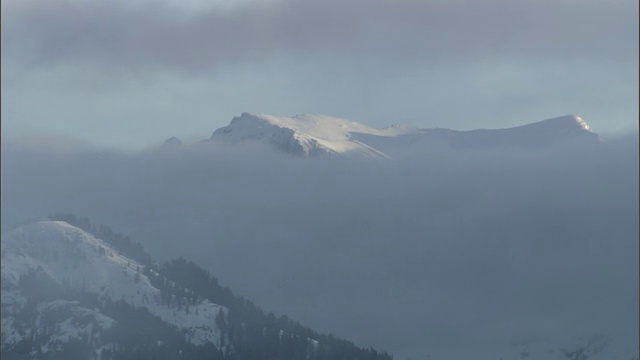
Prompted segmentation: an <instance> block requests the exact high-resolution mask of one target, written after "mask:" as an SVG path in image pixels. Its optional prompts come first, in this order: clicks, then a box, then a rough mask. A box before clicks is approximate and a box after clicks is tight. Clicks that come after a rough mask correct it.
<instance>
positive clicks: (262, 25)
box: [2, 0, 638, 74]
mask: <svg viewBox="0 0 640 360" xmlns="http://www.w3.org/2000/svg"><path fill="white" fill-rule="evenodd" d="M637 12H638V3H637V2H636V1H633V0H628V1H627V0H624V1H615V2H612V1H596V0H592V1H580V2H578V1H545V0H540V1H527V2H520V1H518V2H514V1H506V0H505V1H503V0H491V1H481V2H480V1H470V0H464V1H412V0H402V1H394V2H391V1H364V0H349V1H337V0H328V1H299V0H283V1H277V2H268V3H263V4H257V3H253V4H249V5H244V6H238V7H236V8H232V9H231V10H229V9H227V10H225V11H216V10H214V9H213V8H211V9H206V8H205V9H202V10H200V11H198V12H189V11H187V10H185V9H184V8H182V7H180V6H178V5H176V4H171V3H168V2H161V1H148V2H135V3H132V2H125V1H109V2H98V1H87V2H70V1H67V2H53V1H45V0H35V1H15V0H12V1H8V2H4V3H3V13H4V16H3V31H2V48H3V50H4V51H3V58H4V59H9V60H12V61H16V62H18V63H22V64H25V65H30V66H49V65H52V64H58V63H72V64H73V63H90V64H94V65H97V66H99V67H109V68H117V69H127V70H129V69H145V70H149V69H153V68H164V69H171V70H177V71H187V72H195V73H198V74H202V73H207V72H209V71H214V70H215V69H217V68H218V67H219V66H222V65H231V64H239V63H247V62H256V61H261V60H262V59H265V58H268V57H270V56H275V55H281V54H293V55H299V56H305V57H306V56H309V57H315V56H338V57H340V56H345V57H347V56H348V57H356V58H359V59H361V60H362V61H365V59H367V57H374V58H382V59H389V60H394V61H398V60H399V61H415V62H438V63H441V62H444V63H456V62H459V63H467V62H474V61H478V60H481V59H494V58H496V57H498V58H500V57H515V58H518V57H526V58H539V59H596V60H597V59H602V60H608V61H611V60H613V61H622V62H629V61H637V47H638V33H637V27H638V16H637Z"/></svg>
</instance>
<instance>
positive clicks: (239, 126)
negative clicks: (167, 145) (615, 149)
mask: <svg viewBox="0 0 640 360" xmlns="http://www.w3.org/2000/svg"><path fill="white" fill-rule="evenodd" d="M576 140H579V141H584V142H595V141H597V140H598V135H597V134H595V133H593V132H592V131H591V128H590V127H589V126H588V125H587V124H586V123H585V122H584V121H583V120H582V119H581V118H580V117H577V116H573V115H568V116H562V117H558V118H553V119H548V120H544V121H540V122H537V123H533V124H528V125H523V126H518V127H514V128H507V129H495V130H488V129H479V130H470V131H456V130H450V129H415V128H413V127H410V126H406V125H404V126H403V125H395V126H391V127H388V128H384V129H374V128H371V127H368V126H365V125H362V124H359V123H357V122H354V121H349V120H345V119H339V118H335V117H329V116H321V115H296V116H294V117H279V116H272V115H263V114H249V113H243V114H242V115H241V116H239V117H235V118H233V120H232V121H231V123H230V124H229V125H228V126H225V127H222V128H220V129H218V130H216V131H215V132H214V133H213V135H212V136H211V138H210V141H212V142H217V143H223V144H239V143H244V142H251V141H258V142H263V143H267V144H270V145H272V146H274V147H275V148H277V149H279V150H281V151H283V152H286V153H290V154H293V155H298V156H303V157H311V156H318V155H330V154H333V155H336V154H338V155H343V156H348V157H358V158H362V157H365V158H375V159H390V158H392V156H393V155H394V154H395V153H396V152H398V151H406V150H408V149H418V150H425V147H426V149H433V148H453V149H477V148H505V147H507V148H511V147H515V148H545V147H549V146H554V145H556V144H562V143H568V142H574V141H576Z"/></svg>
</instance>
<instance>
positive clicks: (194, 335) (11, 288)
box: [2, 221, 224, 346]
mask: <svg viewBox="0 0 640 360" xmlns="http://www.w3.org/2000/svg"><path fill="white" fill-rule="evenodd" d="M30 269H31V270H38V271H40V272H44V273H46V274H47V275H49V277H51V278H52V279H53V280H55V281H56V282H57V283H59V284H68V285H70V286H72V287H76V288H82V289H83V290H85V291H86V292H90V293H95V294H98V295H100V296H106V297H108V298H110V299H112V300H113V301H118V300H124V301H126V302H127V303H129V304H131V305H132V306H134V307H144V308H147V309H148V310H149V311H150V312H151V313H152V314H153V315H156V316H158V317H160V318H161V319H162V320H164V321H165V322H167V323H169V324H172V325H175V326H177V327H178V328H179V329H180V330H181V331H182V332H183V333H184V334H185V336H186V337H187V340H188V341H190V342H191V343H193V344H204V343H207V342H210V343H213V344H214V345H216V346H218V345H219V343H220V330H219V329H218V328H217V326H216V325H215V318H216V315H217V314H218V312H219V311H224V310H223V307H221V306H219V305H217V304H214V303H212V302H210V301H208V300H200V301H199V302H197V303H196V304H195V305H193V306H192V307H191V311H187V310H186V309H183V310H176V309H172V308H170V307H168V306H165V305H163V304H162V302H161V296H160V290H158V289H157V288H155V287H154V286H152V285H151V282H150V280H149V278H148V277H147V276H145V275H144V274H143V273H142V265H141V264H140V263H138V262H137V261H135V260H133V259H130V258H128V257H126V256H123V255H121V254H119V253H118V252H117V251H116V250H115V249H113V248H112V247H111V246H110V245H109V244H107V243H105V242H104V241H102V240H100V239H98V238H95V237H94V236H92V235H90V234H89V233H87V232H85V231H83V230H81V229H79V228H76V227H74V226H71V225H69V224H67V223H65V222H61V221H39V222H37V223H33V224H30V225H26V226H23V227H20V228H18V229H15V230H12V231H10V232H9V233H7V234H4V235H3V236H2V306H3V320H2V332H3V333H5V332H8V333H10V334H12V336H13V337H14V338H13V340H19V339H18V337H19V336H18V335H17V334H15V333H14V332H13V331H12V329H11V320H10V319H9V318H7V319H5V315H6V313H5V311H4V310H11V309H16V308H20V306H21V305H23V304H24V302H26V300H25V299H24V298H23V297H22V296H21V295H20V294H19V293H17V292H16V291H15V289H16V287H17V284H18V280H19V279H20V276H21V275H24V274H26V273H27V272H28V271H29V270H30ZM76 305H77V304H73V302H64V303H55V304H54V303H43V304H41V305H40V308H39V309H40V310H42V311H45V310H46V308H47V307H52V306H54V307H56V306H57V307H60V306H64V307H66V308H68V309H69V311H70V312H71V313H72V315H73V314H75V315H74V316H82V315H83V313H84V314H85V315H86V314H87V312H91V311H93V310H89V309H84V308H80V307H78V306H76ZM74 306H75V307H74ZM10 312H12V311H9V313H10ZM92 316H93V317H94V318H96V319H98V320H99V322H100V323H101V324H102V326H103V327H104V328H108V327H109V326H110V325H109V324H111V322H112V321H113V320H112V319H108V318H107V317H105V316H103V315H100V314H92ZM5 320H6V321H5ZM110 320H111V321H110ZM62 330H65V329H62ZM65 331H66V333H69V331H70V330H69V329H66V330H65ZM65 331H62V332H61V333H59V334H58V336H59V337H60V336H64V334H65ZM76 331H83V330H82V329H76ZM11 339H12V338H9V339H8V340H9V341H10V340H11Z"/></svg>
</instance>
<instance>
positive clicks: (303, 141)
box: [211, 113, 400, 158]
mask: <svg viewBox="0 0 640 360" xmlns="http://www.w3.org/2000/svg"><path fill="white" fill-rule="evenodd" d="M399 132H400V130H399V129H389V130H379V129H374V128H371V127H368V126H366V125H362V124H360V123H357V122H355V121H350V120H345V119H340V118H336V117H331V116H324V115H308V114H304V115H296V116H293V117H283V116H273V115H265V114H250V113H242V115H240V116H239V117H235V118H233V120H232V121H231V123H230V124H229V125H228V126H225V127H223V128H220V129H218V130H216V131H215V132H214V133H213V135H212V136H211V140H212V141H220V142H226V143H239V142H244V141H248V140H258V141H266V142H267V143H269V144H271V145H274V146H276V147H277V148H279V149H281V150H284V151H287V152H291V153H293V154H296V155H302V156H305V157H306V156H311V155H321V154H343V155H350V156H351V155H355V156H364V157H369V158H388V156H387V155H386V154H384V153H382V152H381V151H379V150H376V149H374V148H372V147H371V146H369V145H367V144H364V143H362V142H360V141H357V140H355V139H353V138H352V136H351V134H353V133H363V134H370V135H376V136H395V135H397V134H398V133H399Z"/></svg>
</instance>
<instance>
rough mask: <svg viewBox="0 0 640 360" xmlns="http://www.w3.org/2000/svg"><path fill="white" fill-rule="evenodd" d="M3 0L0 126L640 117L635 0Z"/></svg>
mask: <svg viewBox="0 0 640 360" xmlns="http://www.w3.org/2000/svg"><path fill="white" fill-rule="evenodd" d="M203 3H205V2H204V1H192V2H184V1H180V2H179V1H168V0H137V1H120V0H115V1H94V0H90V1H79V0H68V1H53V0H22V1H18V0H6V1H3V2H2V132H3V134H2V136H3V138H14V139H17V138H25V137H28V138H34V137H37V138H40V139H41V138H43V137H55V138H58V139H59V138H61V137H62V138H67V139H68V138H72V139H77V140H81V141H87V142H92V143H96V144H99V145H107V146H112V147H124V148H133V149H135V148H142V147H144V146H148V145H150V144H153V143H159V142H161V141H163V140H164V139H166V138H168V137H171V136H178V137H180V138H182V139H183V140H187V141H189V140H196V139H202V138H207V137H209V136H210V134H211V133H212V132H213V131H214V130H215V129H217V128H218V127H221V126H224V125H226V124H228V123H229V121H230V120H231V118H232V117H233V116H236V115H239V114H240V113H241V112H244V111H247V112H256V113H269V114H274V115H285V116H287V115H295V114H299V113H316V114H326V115H332V116H337V117H343V118H347V119H351V120H355V121H359V122H362V123H365V124H367V125H370V126H374V127H384V126H388V125H391V124H393V123H410V124H413V125H415V126H418V127H447V128H453V129H460V130H464V129H473V128H499V127H509V126H516V125H521V124H525V123H530V122H534V121H539V120H543V119H546V118H551V117H556V116H560V115H565V114H575V115H579V116H581V117H582V118H583V119H584V120H585V121H586V122H587V123H588V124H589V125H591V127H592V128H593V129H594V131H596V132H598V133H601V134H610V133H619V132H626V131H637V121H638V1H637V0H581V1H577V0H566V1H558V0H538V1H533V0H528V1H507V0H486V1H472V0H454V1H444V0H423V1H418V0H399V1H390V0H389V1H378V0H374V1H370V0H322V1H315V0H314V1H298V0H272V1H251V0H242V1H231V0H228V1H224V0H218V1H213V2H207V3H208V4H207V5H205V4H203Z"/></svg>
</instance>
